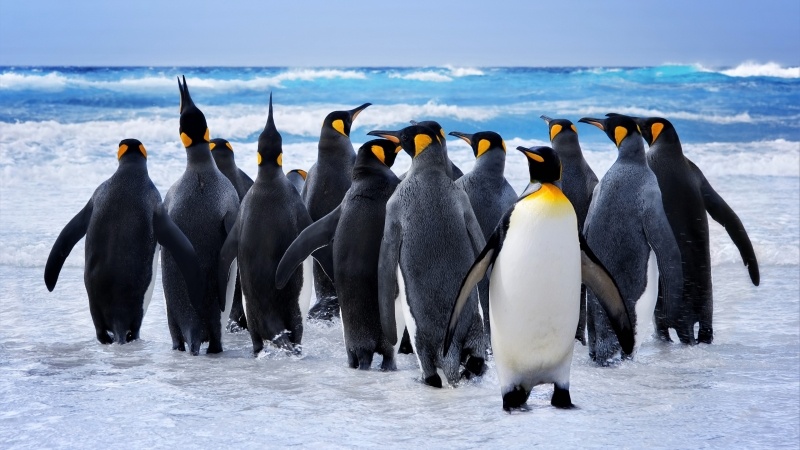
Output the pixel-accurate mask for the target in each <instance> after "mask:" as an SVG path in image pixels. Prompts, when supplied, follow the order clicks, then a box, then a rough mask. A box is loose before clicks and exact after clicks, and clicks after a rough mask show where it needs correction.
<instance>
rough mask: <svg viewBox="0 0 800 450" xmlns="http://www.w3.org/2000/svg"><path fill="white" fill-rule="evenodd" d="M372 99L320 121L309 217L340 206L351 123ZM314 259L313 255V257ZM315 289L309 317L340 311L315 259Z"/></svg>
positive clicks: (350, 153) (348, 177)
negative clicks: (315, 299)
mask: <svg viewBox="0 0 800 450" xmlns="http://www.w3.org/2000/svg"><path fill="white" fill-rule="evenodd" d="M370 105H371V103H364V104H363V105H361V106H359V107H357V108H355V109H351V110H349V111H333V112H332V113H330V114H328V116H327V117H325V120H324V121H323V122H322V130H321V131H320V135H319V145H318V152H317V162H316V163H314V165H312V166H311V168H310V169H309V170H308V175H307V176H306V182H305V185H304V186H303V200H304V201H305V203H306V208H308V213H309V214H310V215H311V220H314V221H316V220H319V219H321V218H322V217H324V216H325V215H326V214H328V213H329V212H331V211H333V209H334V208H336V207H337V206H339V204H340V203H341V202H342V199H343V198H344V194H345V192H347V190H348V189H350V183H351V182H352V177H353V165H354V164H355V160H356V152H355V150H353V144H352V143H351V142H350V127H351V126H352V125H353V121H354V120H356V117H358V115H359V114H360V113H361V111H363V110H365V109H366V108H367V107H368V106H370ZM319 251H320V252H321V253H327V255H325V256H320V257H319V258H323V259H327V260H330V259H331V258H332V257H333V256H332V255H331V251H332V249H331V248H330V247H325V248H323V249H321V250H319ZM315 259H316V258H315ZM314 290H315V292H316V295H317V303H316V304H315V305H314V307H313V308H312V310H311V311H310V313H309V314H310V316H309V317H311V318H314V319H322V320H330V319H331V318H332V317H334V316H335V315H337V314H338V313H339V301H338V300H337V299H336V287H335V286H334V284H333V282H332V281H331V280H330V279H329V278H328V277H327V276H326V275H325V272H324V270H323V269H322V268H321V267H320V266H319V263H318V262H317V261H314Z"/></svg>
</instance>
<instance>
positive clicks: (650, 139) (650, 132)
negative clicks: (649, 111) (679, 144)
mask: <svg viewBox="0 0 800 450" xmlns="http://www.w3.org/2000/svg"><path fill="white" fill-rule="evenodd" d="M633 120H635V121H636V124H637V125H639V130H640V131H641V132H642V137H643V138H644V140H645V141H646V142H647V145H651V146H652V145H653V144H655V143H656V140H658V139H659V138H661V141H663V142H669V143H674V142H676V141H678V140H679V139H678V132H677V131H675V127H673V126H672V123H670V121H669V120H667V119H664V118H661V117H646V118H642V117H634V118H633Z"/></svg>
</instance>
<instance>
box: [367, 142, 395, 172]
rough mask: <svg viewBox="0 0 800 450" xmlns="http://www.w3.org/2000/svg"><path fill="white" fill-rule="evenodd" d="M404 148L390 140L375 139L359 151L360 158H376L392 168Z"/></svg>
mask: <svg viewBox="0 0 800 450" xmlns="http://www.w3.org/2000/svg"><path fill="white" fill-rule="evenodd" d="M400 150H402V147H401V146H400V145H399V144H396V143H394V142H393V141H390V140H389V139H373V140H371V141H367V142H365V143H364V145H362V146H361V148H359V149H358V156H357V157H358V158H359V159H361V158H365V157H366V158H374V159H377V160H378V161H380V162H381V164H384V165H385V166H386V167H392V165H393V164H394V161H395V159H396V158H397V154H398V153H400Z"/></svg>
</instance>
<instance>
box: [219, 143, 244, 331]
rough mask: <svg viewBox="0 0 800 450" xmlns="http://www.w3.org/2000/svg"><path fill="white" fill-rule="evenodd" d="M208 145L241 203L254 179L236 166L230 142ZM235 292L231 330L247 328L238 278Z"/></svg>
mask: <svg viewBox="0 0 800 450" xmlns="http://www.w3.org/2000/svg"><path fill="white" fill-rule="evenodd" d="M208 147H209V148H210V149H211V156H213V157H214V162H215V163H216V164H217V168H218V169H219V170H220V172H222V174H223V175H225V176H226V177H227V178H228V180H230V182H231V184H233V187H234V188H236V194H237V195H238V196H239V202H240V203H241V201H242V199H243V198H244V194H246V193H247V190H248V189H250V186H252V185H253V179H252V178H250V177H249V176H248V175H247V174H246V173H244V171H243V170H242V169H240V168H238V167H236V160H235V158H234V156H233V146H232V145H231V143H230V142H228V141H227V140H225V139H222V138H215V139H211V143H209V144H208ZM233 292H234V294H233V305H231V315H230V317H228V327H227V328H228V329H229V330H230V331H236V330H237V329H247V321H246V320H245V318H244V310H243V309H242V286H241V284H240V283H239V279H238V278H237V279H236V287H235V288H234V291H233Z"/></svg>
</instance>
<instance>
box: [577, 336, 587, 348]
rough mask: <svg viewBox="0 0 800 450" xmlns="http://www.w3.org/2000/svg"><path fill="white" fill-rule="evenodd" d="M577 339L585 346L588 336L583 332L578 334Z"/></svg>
mask: <svg viewBox="0 0 800 450" xmlns="http://www.w3.org/2000/svg"><path fill="white" fill-rule="evenodd" d="M575 340H576V341H578V342H580V343H581V345H583V346H584V347H586V337H585V336H584V335H583V334H576V335H575Z"/></svg>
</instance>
